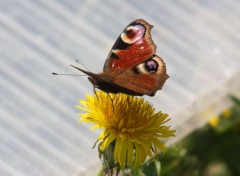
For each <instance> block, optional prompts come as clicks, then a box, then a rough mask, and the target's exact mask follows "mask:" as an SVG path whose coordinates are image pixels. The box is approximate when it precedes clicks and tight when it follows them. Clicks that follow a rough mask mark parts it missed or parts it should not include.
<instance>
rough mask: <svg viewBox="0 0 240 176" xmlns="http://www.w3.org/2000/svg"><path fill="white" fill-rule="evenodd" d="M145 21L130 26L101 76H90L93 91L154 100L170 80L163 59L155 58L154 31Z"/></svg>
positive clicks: (110, 55)
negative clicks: (146, 96)
mask: <svg viewBox="0 0 240 176" xmlns="http://www.w3.org/2000/svg"><path fill="white" fill-rule="evenodd" d="M152 27H153V26H152V25H150V24H148V23H147V22H146V21H145V20H143V19H138V20H135V21H133V22H131V23H130V24H129V25H128V26H127V27H126V28H125V29H124V30H123V32H122V33H121V35H120V36H119V37H118V39H117V41H116V42H115V44H114V45H113V47H112V49H111V51H110V53H109V55H108V57H107V59H106V61H105V64H104V67H103V72H102V73H98V74H96V73H92V72H88V71H85V70H83V69H80V68H78V67H76V66H73V65H71V66H72V67H74V68H76V69H78V70H80V71H81V72H83V73H85V74H87V75H88V76H89V77H88V79H89V81H90V82H91V83H92V84H93V86H94V88H98V89H101V90H103V91H105V92H109V93H125V94H129V95H137V96H142V95H148V96H154V95H155V93H156V92H157V90H160V89H162V87H163V85H164V83H165V81H166V80H167V78H168V75H167V73H166V66H165V63H164V61H163V60H162V58H160V57H159V56H157V55H155V52H156V45H155V44H154V43H153V40H152V38H151V34H150V31H151V28H152Z"/></svg>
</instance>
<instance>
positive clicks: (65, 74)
mask: <svg viewBox="0 0 240 176" xmlns="http://www.w3.org/2000/svg"><path fill="white" fill-rule="evenodd" d="M52 74H53V75H64V76H86V75H77V74H68V73H55V72H53V73H52Z"/></svg>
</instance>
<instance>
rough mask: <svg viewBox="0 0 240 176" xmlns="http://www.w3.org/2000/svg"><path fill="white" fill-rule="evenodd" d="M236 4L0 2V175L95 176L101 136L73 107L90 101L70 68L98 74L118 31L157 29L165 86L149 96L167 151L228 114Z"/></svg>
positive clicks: (236, 81) (238, 79) (235, 84)
mask: <svg viewBox="0 0 240 176" xmlns="http://www.w3.org/2000/svg"><path fill="white" fill-rule="evenodd" d="M239 17H240V2H239V1H238V0H229V1H225V0H218V1H208V0H193V1H184V0H174V1H164V0H160V1H159V0H150V1H144V0H138V1H134V0H130V1H129V0H122V1H114V0H102V1H97V0H71V1H68V0H50V1H49V0H24V1H19V0H0V61H1V63H0V73H1V74H0V97H1V101H0V120H1V121H0V122H1V123H0V136H1V138H0V173H1V175H2V176H10V175H14V176H32V175H34V176H42V175H44V176H52V175H58V176H66V175H67V176H70V175H74V176H75V175H79V176H80V175H81V176H82V175H85V176H88V175H96V173H97V171H98V169H99V167H100V161H99V159H98V154H97V149H94V150H92V146H93V144H94V142H95V140H96V137H97V134H98V133H97V132H96V131H91V130H90V125H86V124H78V123H77V120H78V118H79V117H78V116H77V113H78V110H77V109H75V108H74V106H75V105H77V104H78V101H79V100H80V99H84V97H85V94H87V93H88V94H93V90H92V85H91V83H90V82H89V81H88V80H87V77H70V76H54V75H52V74H51V73H52V72H58V73H73V74H78V73H79V72H77V71H76V70H74V69H73V68H71V67H70V66H69V64H74V65H77V66H80V65H79V64H78V63H76V62H75V60H76V59H78V60H79V61H80V62H81V64H83V65H84V66H85V67H86V68H88V69H89V70H90V71H92V72H96V73H97V72H101V71H102V68H103V64H104V61H105V59H106V57H107V55H108V53H109V51H110V49H111V47H112V45H113V44H114V42H115V40H116V39H117V37H118V36H119V34H120V33H121V32H122V30H123V29H124V28H125V27H126V26H127V25H128V24H129V23H130V22H131V21H133V20H135V19H139V18H142V19H145V20H146V21H148V22H149V23H150V24H152V25H153V26H154V28H153V29H152V38H153V40H154V42H155V44H156V45H157V55H159V56H161V57H162V58H164V61H165V63H166V65H167V71H168V74H169V75H170V78H169V79H168V80H167V82H166V83H165V85H164V87H163V90H161V91H158V93H157V94H156V95H155V97H146V96H145V97H144V98H146V99H147V100H149V101H150V102H151V103H152V104H153V105H154V107H156V110H158V111H160V110H161V111H163V112H165V113H168V114H169V115H170V117H171V121H170V122H169V124H170V125H172V126H173V129H176V130H177V133H176V137H175V138H171V139H170V140H169V141H167V144H168V145H171V144H173V143H175V142H177V141H180V140H181V139H182V138H183V137H184V136H186V135H187V134H189V133H190V132H192V131H193V130H196V129H198V128H199V127H201V126H203V125H204V124H205V123H206V122H208V121H209V119H210V118H212V117H214V116H217V115H219V114H220V113H222V112H223V111H224V110H226V109H227V108H229V107H231V106H232V102H231V101H230V100H229V98H228V97H229V95H234V96H239V94H240V53H239V46H240V35H239V31H240V23H239Z"/></svg>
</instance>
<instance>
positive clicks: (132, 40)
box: [103, 19, 156, 74]
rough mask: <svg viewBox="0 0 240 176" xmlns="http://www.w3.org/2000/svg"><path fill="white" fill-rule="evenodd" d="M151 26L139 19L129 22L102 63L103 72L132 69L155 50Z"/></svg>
mask: <svg viewBox="0 0 240 176" xmlns="http://www.w3.org/2000/svg"><path fill="white" fill-rule="evenodd" d="M152 27H153V26H151V25H150V24H148V23H147V22H146V21H144V20H142V19H139V20H135V21H133V22H132V23H130V24H129V25H128V26H127V27H126V28H125V29H124V30H123V32H122V33H121V35H120V36H119V37H118V39H117V41H116V42H115V44H114V45H113V47H112V49H111V51H110V53H109V55H108V57H107V60H106V62H105V64H104V69H103V71H104V72H116V73H118V74H119V73H121V72H124V71H126V70H129V69H132V67H133V66H136V65H138V64H140V63H142V62H143V61H145V60H147V59H148V58H150V57H151V56H152V55H153V54H154V53H155V52H156V45H155V44H154V43H153V40H152V38H151V34H150V31H151V28H152Z"/></svg>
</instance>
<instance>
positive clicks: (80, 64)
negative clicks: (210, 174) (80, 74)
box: [75, 59, 89, 71]
mask: <svg viewBox="0 0 240 176" xmlns="http://www.w3.org/2000/svg"><path fill="white" fill-rule="evenodd" d="M75 61H76V62H77V63H78V64H80V65H81V66H82V67H84V68H85V69H86V70H87V71H89V70H88V69H87V67H85V66H84V65H83V64H82V63H81V62H80V61H79V60H78V59H75Z"/></svg>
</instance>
